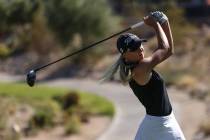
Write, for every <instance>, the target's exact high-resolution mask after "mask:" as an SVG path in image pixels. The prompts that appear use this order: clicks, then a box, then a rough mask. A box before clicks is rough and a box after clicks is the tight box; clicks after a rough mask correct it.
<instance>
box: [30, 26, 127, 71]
mask: <svg viewBox="0 0 210 140" xmlns="http://www.w3.org/2000/svg"><path fill="white" fill-rule="evenodd" d="M130 29H131V27H129V28H127V29H124V30H122V31H120V32H118V33H115V34H113V35H111V36H109V37H107V38H105V39H103V40H100V41H98V42H95V43H93V44H91V45H89V46H87V47H85V48H82V49H80V50H78V51H76V52H73V53H71V54H69V55H67V56H65V57H63V58H60V59H58V60H56V61H53V62H51V63H49V64H46V65H44V66H41V67H39V68H36V69H34V71H35V72H37V71H39V70H41V69H43V68H45V67H47V66H50V65H52V64H54V63H57V62H59V61H61V60H63V59H66V58H68V57H70V56H73V55H75V54H78V53H81V52H83V51H85V50H87V49H89V48H91V47H94V46H95V45H97V44H100V43H101V42H104V41H106V40H108V39H110V38H112V37H114V36H117V35H119V34H121V33H124V32H126V31H128V30H130Z"/></svg>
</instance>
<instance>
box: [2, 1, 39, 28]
mask: <svg viewBox="0 0 210 140" xmlns="http://www.w3.org/2000/svg"><path fill="white" fill-rule="evenodd" d="M38 7H39V2H38V0H0V17H1V20H0V30H1V31H2V30H7V29H8V28H9V27H10V26H13V25H21V24H25V23H29V22H32V20H33V15H34V13H35V12H36V10H37V9H38Z"/></svg>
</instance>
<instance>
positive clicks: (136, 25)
mask: <svg viewBox="0 0 210 140" xmlns="http://www.w3.org/2000/svg"><path fill="white" fill-rule="evenodd" d="M142 25H144V21H141V22H139V23H136V24H134V25H132V26H131V29H134V28H137V27H140V26H142Z"/></svg>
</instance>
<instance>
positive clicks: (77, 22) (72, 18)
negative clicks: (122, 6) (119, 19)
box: [44, 0, 115, 44]
mask: <svg viewBox="0 0 210 140" xmlns="http://www.w3.org/2000/svg"><path fill="white" fill-rule="evenodd" d="M44 3H45V7H46V16H47V19H48V23H49V27H50V28H51V29H52V30H53V31H55V33H56V34H57V37H58V38H59V40H60V41H61V42H62V43H63V44H67V43H68V42H69V41H70V39H71V38H72V37H73V35H74V34H75V33H79V34H80V35H81V36H82V39H83V40H89V39H90V38H93V39H94V38H96V37H100V36H103V35H104V34H106V33H107V32H108V31H110V30H112V29H110V28H111V27H113V26H112V24H113V23H114V22H115V21H114V20H113V17H112V16H111V10H110V8H109V7H108V4H107V2H106V0H46V1H44ZM88 38H89V39H88Z"/></svg>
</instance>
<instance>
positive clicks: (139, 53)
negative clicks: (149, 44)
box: [123, 45, 144, 62]
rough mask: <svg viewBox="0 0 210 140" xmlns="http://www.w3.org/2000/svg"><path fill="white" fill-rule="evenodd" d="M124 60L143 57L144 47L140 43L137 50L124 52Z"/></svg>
mask: <svg viewBox="0 0 210 140" xmlns="http://www.w3.org/2000/svg"><path fill="white" fill-rule="evenodd" d="M123 57H124V58H125V61H128V62H136V61H141V60H142V59H143V58H144V47H143V46H142V45H141V46H140V47H139V48H138V49H137V50H135V51H132V52H126V53H124V54H123Z"/></svg>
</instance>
